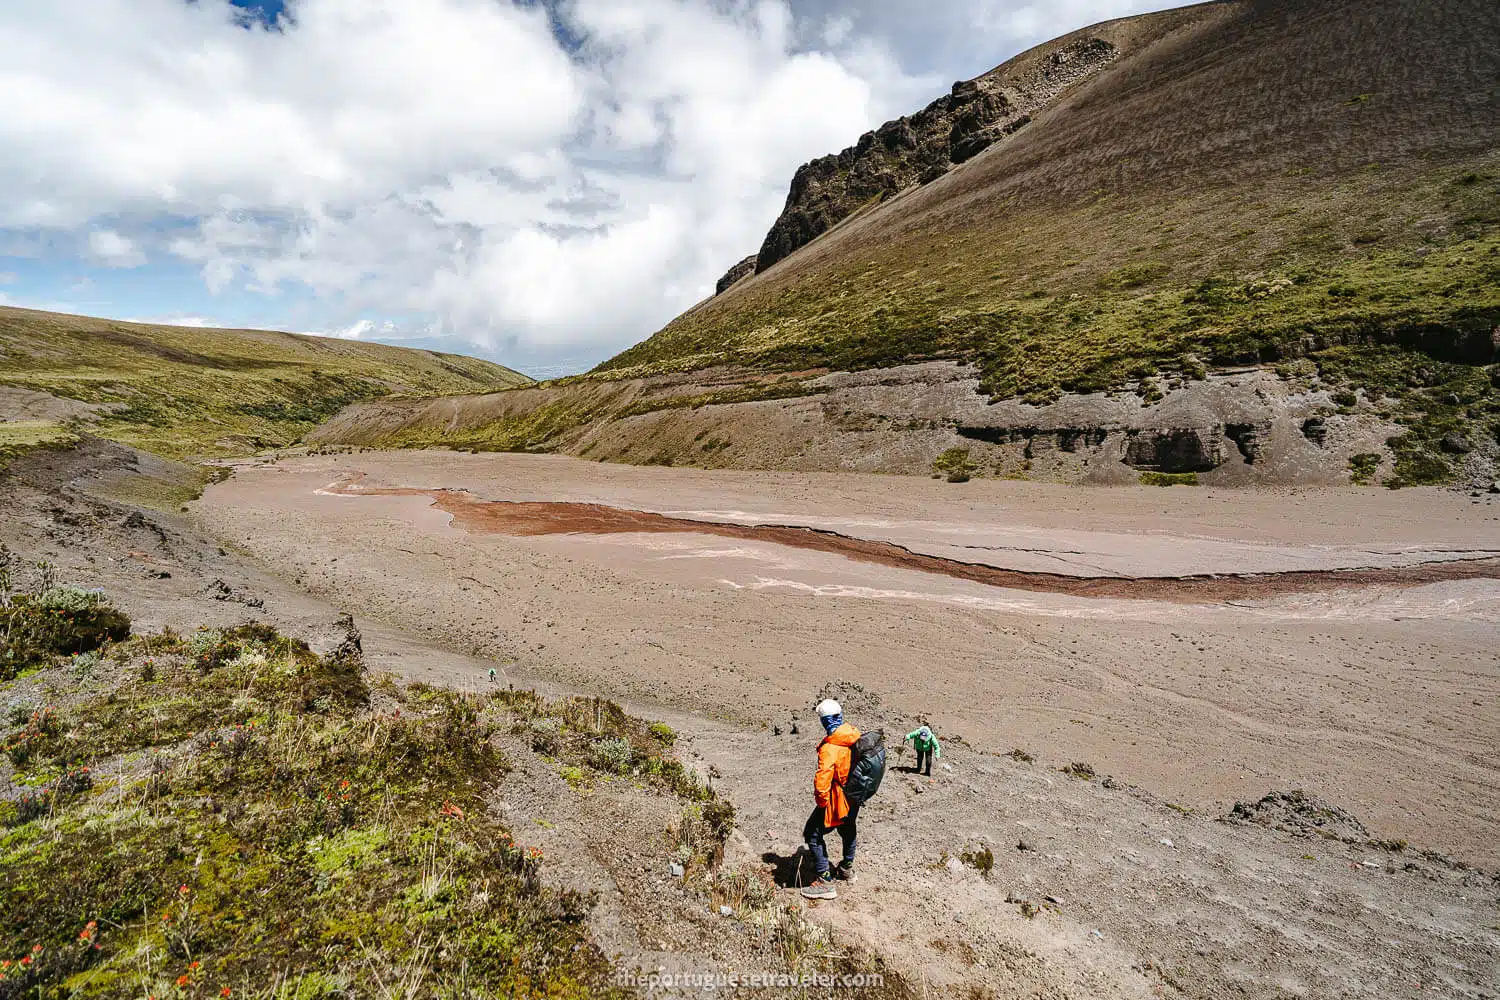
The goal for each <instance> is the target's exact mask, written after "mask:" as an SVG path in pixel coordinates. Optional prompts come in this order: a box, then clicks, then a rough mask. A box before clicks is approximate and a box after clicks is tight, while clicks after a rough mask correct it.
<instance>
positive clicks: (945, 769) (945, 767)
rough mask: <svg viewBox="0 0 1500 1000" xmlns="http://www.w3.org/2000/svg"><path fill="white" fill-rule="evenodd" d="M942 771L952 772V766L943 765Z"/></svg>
mask: <svg viewBox="0 0 1500 1000" xmlns="http://www.w3.org/2000/svg"><path fill="white" fill-rule="evenodd" d="M943 770H944V771H951V770H953V765H952V764H944V765H943Z"/></svg>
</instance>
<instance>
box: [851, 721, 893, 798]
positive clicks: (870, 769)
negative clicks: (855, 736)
mask: <svg viewBox="0 0 1500 1000" xmlns="http://www.w3.org/2000/svg"><path fill="white" fill-rule="evenodd" d="M884 777H885V730H884V729H877V730H875V731H874V732H869V733H864V734H862V735H861V736H860V738H859V740H858V742H856V743H855V744H854V746H852V747H850V748H849V777H848V779H847V780H846V781H845V782H844V797H845V798H847V799H848V800H849V803H850V804H851V805H856V806H857V805H863V804H864V803H865V802H868V801H869V800H870V799H872V798H874V797H875V793H876V792H877V791H879V790H880V781H881V779H882V778H884Z"/></svg>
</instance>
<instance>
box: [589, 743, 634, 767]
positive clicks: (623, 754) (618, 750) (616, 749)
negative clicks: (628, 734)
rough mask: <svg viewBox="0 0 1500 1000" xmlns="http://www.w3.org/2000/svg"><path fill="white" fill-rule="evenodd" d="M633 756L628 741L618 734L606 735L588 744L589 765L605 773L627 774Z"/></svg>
mask: <svg viewBox="0 0 1500 1000" xmlns="http://www.w3.org/2000/svg"><path fill="white" fill-rule="evenodd" d="M634 756H635V752H634V751H633V750H632V749H631V747H630V741H629V740H627V739H624V738H623V737H619V736H606V737H604V738H603V739H599V740H595V741H594V742H593V743H592V744H591V745H590V746H589V764H590V766H592V767H593V768H594V769H595V770H597V771H602V772H604V773H605V774H629V773H630V763H631V760H632V759H633V758H634Z"/></svg>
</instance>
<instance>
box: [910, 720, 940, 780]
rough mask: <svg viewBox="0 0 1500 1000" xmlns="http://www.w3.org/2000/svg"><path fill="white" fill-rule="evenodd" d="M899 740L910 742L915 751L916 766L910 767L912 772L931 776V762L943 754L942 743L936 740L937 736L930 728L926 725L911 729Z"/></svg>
mask: <svg viewBox="0 0 1500 1000" xmlns="http://www.w3.org/2000/svg"><path fill="white" fill-rule="evenodd" d="M901 742H902V743H910V744H911V745H912V748H913V749H915V750H916V751H917V766H916V767H914V768H912V773H914V774H926V775H927V777H929V778H930V777H932V762H933V760H934V759H935V758H938V757H941V756H942V755H943V745H942V744H941V743H939V742H938V738H937V737H936V736H934V735H933V733H932V730H931V729H928V728H927V727H926V726H921V727H919V728H917V729H913V730H912V731H911V732H909V733H907V734H906V739H904V740H902V741H901ZM924 767H925V768H926V770H925V771H924V770H923V768H924Z"/></svg>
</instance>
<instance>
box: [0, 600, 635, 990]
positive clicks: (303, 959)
mask: <svg viewBox="0 0 1500 1000" xmlns="http://www.w3.org/2000/svg"><path fill="white" fill-rule="evenodd" d="M110 662H111V664H112V665H113V667H114V669H115V671H116V673H117V675H118V679H119V680H120V683H119V684H118V686H115V687H112V688H111V689H109V690H108V691H105V692H96V693H95V694H93V695H92V696H91V697H86V698H84V699H83V700H81V701H80V702H78V703H77V704H76V705H73V706H70V707H64V708H58V709H50V708H44V709H39V710H37V711H36V712H35V713H33V716H32V717H31V718H29V719H27V720H25V722H24V723H23V724H22V725H21V726H20V727H19V730H18V731H17V732H15V733H12V735H11V737H10V742H15V741H16V740H17V739H19V738H21V737H22V736H25V737H26V739H27V741H28V742H29V743H30V745H29V747H28V748H27V751H26V753H25V754H24V755H21V756H20V757H19V763H18V764H17V771H16V774H15V775H14V778H15V780H16V781H18V782H20V783H23V784H26V785H28V786H30V787H32V788H34V789H37V790H36V791H33V792H30V793H28V794H27V795H23V796H22V797H21V798H20V799H19V800H17V801H12V802H8V803H4V804H0V826H3V833H0V858H3V859H4V864H5V870H6V878H5V879H4V880H3V883H0V912H3V913H5V914H6V919H5V921H4V923H3V924H0V955H4V956H7V957H9V959H10V962H9V963H8V964H7V965H5V966H4V967H3V969H0V973H3V976H4V978H3V979H0V996H16V997H20V996H64V995H67V996H75V995H76V996H119V997H142V996H158V997H161V996H230V995H234V994H253V995H262V994H264V992H265V990H267V989H269V988H271V987H272V986H275V985H276V984H284V985H285V987H286V990H287V995H292V994H295V995H297V996H302V995H304V994H305V995H308V996H346V995H353V994H357V993H361V992H363V991H364V990H365V989H366V988H367V987H370V986H371V984H375V983H380V982H385V983H397V982H399V983H403V984H404V985H403V987H402V995H404V996H413V997H416V996H422V997H427V996H460V995H465V996H506V997H574V996H595V995H610V990H609V988H608V985H607V974H608V971H609V967H608V963H607V961H606V960H605V958H604V956H602V955H601V954H600V953H599V951H598V950H597V948H595V947H594V945H593V944H592V943H591V941H590V939H589V936H588V932H587V925H586V922H585V918H586V915H587V911H588V901H587V900H586V899H585V898H584V897H581V896H579V895H577V894H575V893H571V892H563V891H556V890H553V889H549V888H547V887H546V886H544V885H543V884H542V881H541V877H540V872H539V865H540V860H541V859H540V851H539V850H538V849H536V848H528V847H527V846H525V845H524V844H522V843H519V842H517V841H516V839H515V838H514V837H513V836H512V834H511V832H510V831H509V830H507V829H506V828H505V827H504V826H503V825H501V824H499V823H498V822H496V821H495V820H494V819H493V818H492V816H491V815H490V810H489V809H488V808H487V805H486V796H487V795H488V794H489V793H490V792H491V791H492V790H493V789H494V788H495V787H496V785H497V784H498V783H499V782H500V781H501V780H503V776H504V774H505V772H506V768H507V763H506V759H505V756H504V754H503V753H502V751H501V750H500V749H499V748H498V746H497V745H496V742H495V740H494V736H495V734H496V733H497V732H498V731H499V728H498V727H499V726H500V724H501V720H502V719H503V718H505V717H507V716H508V714H509V713H508V708H507V705H506V704H505V698H500V699H498V700H492V699H487V698H482V697H476V696H467V695H460V694H455V693H451V692H444V691H438V690H435V689H418V690H415V691H411V692H405V691H401V690H400V689H397V688H395V687H394V686H389V687H388V688H384V689H382V692H381V702H382V705H381V709H380V710H379V711H372V710H371V709H370V708H369V707H368V705H369V702H370V699H371V691H370V690H369V688H368V687H367V685H366V683H365V682H364V680H363V678H362V675H361V672H360V667H359V664H358V662H357V656H354V655H350V654H348V653H347V652H346V653H341V654H339V655H335V656H331V657H318V656H315V655H314V654H312V653H311V652H310V651H309V650H308V649H307V647H306V645H305V644H303V643H301V642H299V641H297V640H294V639H288V638H286V637H283V636H280V635H278V634H277V633H276V632H275V631H274V630H272V629H270V628H268V627H264V626H247V627H244V628H239V629H231V630H225V631H217V630H205V631H202V632H199V633H197V634H196V635H194V636H192V637H182V636H179V635H176V634H174V633H171V632H167V633H163V634H161V635H156V636H148V637H142V638H137V639H132V640H129V641H128V642H127V643H125V644H122V645H120V646H118V647H116V648H115V649H114V650H113V652H112V653H111V654H110ZM600 716H601V718H602V716H603V710H602V709H601V710H600ZM569 717H570V718H571V717H573V716H572V715H569ZM611 718H616V717H614V716H613V715H612V716H611ZM27 734H30V735H27ZM611 738H619V737H618V736H615V735H613V734H612V736H611ZM644 738H645V739H647V740H653V741H654V738H653V737H650V736H649V735H647V736H646V737H644ZM632 747H634V744H632ZM645 756H649V749H647V751H646V753H645ZM13 759H15V758H13ZM632 759H633V754H632Z"/></svg>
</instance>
